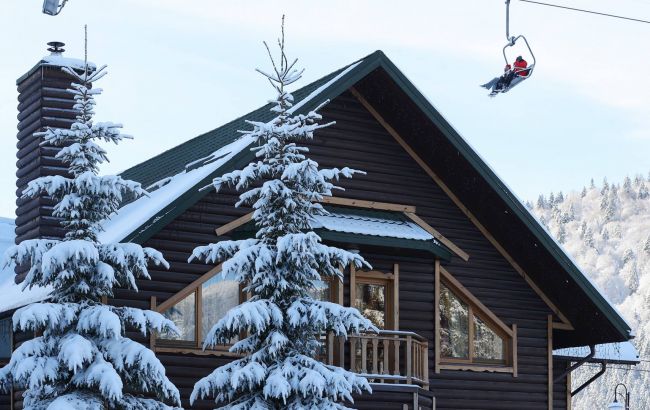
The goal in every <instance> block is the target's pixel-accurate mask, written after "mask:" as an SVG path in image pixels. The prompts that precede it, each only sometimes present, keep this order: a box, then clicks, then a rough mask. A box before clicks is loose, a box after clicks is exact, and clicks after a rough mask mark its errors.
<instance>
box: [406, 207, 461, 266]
mask: <svg viewBox="0 0 650 410" xmlns="http://www.w3.org/2000/svg"><path fill="white" fill-rule="evenodd" d="M404 215H406V216H407V217H409V219H410V220H412V221H413V222H415V223H416V224H417V225H418V226H419V227H420V228H422V229H424V230H425V231H427V232H429V233H430V234H431V236H433V237H434V238H436V239H437V240H439V241H440V242H442V244H443V245H445V246H446V247H448V248H449V249H450V250H451V251H452V252H453V253H455V254H456V255H457V256H458V257H459V258H461V259H462V260H464V261H465V262H467V261H468V260H469V255H468V254H467V252H465V251H463V250H462V249H460V248H459V247H458V246H456V244H454V243H453V242H452V241H450V240H449V239H447V238H445V237H444V236H443V235H442V234H441V233H440V232H438V231H437V230H436V229H435V228H433V227H432V226H431V225H429V224H428V223H427V222H426V221H425V220H424V219H422V218H420V217H419V216H417V215H416V214H414V213H412V212H404Z"/></svg>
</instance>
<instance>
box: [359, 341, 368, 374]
mask: <svg viewBox="0 0 650 410" xmlns="http://www.w3.org/2000/svg"><path fill="white" fill-rule="evenodd" d="M361 372H362V373H368V339H366V338H365V337H362V338H361Z"/></svg>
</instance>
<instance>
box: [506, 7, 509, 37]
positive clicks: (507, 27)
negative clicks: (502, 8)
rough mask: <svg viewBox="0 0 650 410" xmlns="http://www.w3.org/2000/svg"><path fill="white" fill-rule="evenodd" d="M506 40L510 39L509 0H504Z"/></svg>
mask: <svg viewBox="0 0 650 410" xmlns="http://www.w3.org/2000/svg"><path fill="white" fill-rule="evenodd" d="M506 40H508V41H510V0H506Z"/></svg>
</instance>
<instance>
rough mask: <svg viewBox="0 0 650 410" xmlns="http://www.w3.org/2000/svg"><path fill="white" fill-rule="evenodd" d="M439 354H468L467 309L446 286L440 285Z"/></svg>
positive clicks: (461, 357)
mask: <svg viewBox="0 0 650 410" xmlns="http://www.w3.org/2000/svg"><path fill="white" fill-rule="evenodd" d="M440 356H441V357H448V358H454V359H467V358H468V356H469V309H468V308H467V305H466V304H465V303H463V302H462V301H461V300H460V299H458V298H457V297H456V295H454V294H453V293H452V292H451V291H450V290H449V289H448V288H447V287H446V286H444V285H441V286H440Z"/></svg>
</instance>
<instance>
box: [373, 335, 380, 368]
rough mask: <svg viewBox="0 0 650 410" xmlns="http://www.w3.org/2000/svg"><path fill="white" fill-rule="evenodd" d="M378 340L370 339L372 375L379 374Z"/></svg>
mask: <svg viewBox="0 0 650 410" xmlns="http://www.w3.org/2000/svg"><path fill="white" fill-rule="evenodd" d="M378 344H379V340H377V338H376V337H373V338H372V373H373V374H379V354H378V353H379V352H378V349H377V347H378Z"/></svg>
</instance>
